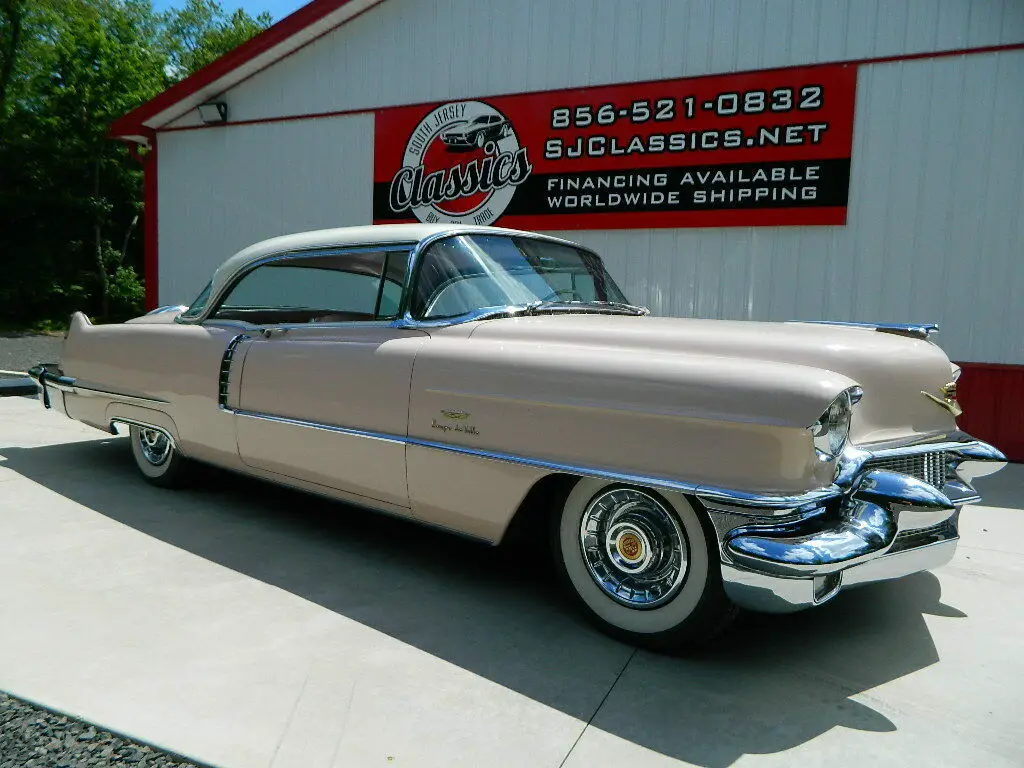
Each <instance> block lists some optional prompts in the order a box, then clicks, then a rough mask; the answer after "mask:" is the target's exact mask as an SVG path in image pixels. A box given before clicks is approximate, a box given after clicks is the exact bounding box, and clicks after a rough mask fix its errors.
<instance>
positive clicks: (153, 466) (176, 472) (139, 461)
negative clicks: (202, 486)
mask: <svg viewBox="0 0 1024 768" xmlns="http://www.w3.org/2000/svg"><path fill="white" fill-rule="evenodd" d="M128 433H129V440H131V444H132V456H134V457H135V464H136V466H137V467H138V468H139V471H140V472H141V473H142V476H143V477H144V478H145V479H146V480H147V481H149V482H150V483H152V484H153V485H157V486H160V487H161V488H177V487H179V486H180V485H181V482H182V480H183V478H184V475H185V470H186V467H187V463H188V460H187V459H186V458H185V457H184V456H182V455H181V454H180V453H178V451H177V450H176V449H175V447H174V444H173V442H172V441H171V440H170V438H169V437H168V436H167V434H166V433H164V432H162V431H161V430H157V429H147V428H145V427H137V426H134V425H131V426H129V428H128Z"/></svg>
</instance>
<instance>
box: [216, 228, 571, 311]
mask: <svg viewBox="0 0 1024 768" xmlns="http://www.w3.org/2000/svg"><path fill="white" fill-rule="evenodd" d="M445 232H452V233H455V232H480V233H491V234H504V235H528V236H530V237H544V238H545V239H549V240H557V241H559V242H563V243H568V241H566V240H559V238H553V237H549V236H547V235H538V234H537V233H535V232H525V231H522V230H518V229H505V228H503V227H470V226H465V225H462V224H373V225H369V226H363V227H339V228H337V229H318V230H313V231H311V232H298V233H296V234H292V235H282V236H281V237H273V238H271V239H269V240H262V241H261V242H258V243H254V244H253V245H250V246H249V247H248V248H244V249H243V250H241V251H239V252H238V253H236V254H235V255H234V256H232V257H231V258H229V259H228V260H227V261H225V262H224V263H223V264H221V265H220V267H218V268H217V271H216V272H214V274H213V284H212V285H211V286H210V290H211V294H210V295H211V297H212V296H216V295H217V294H219V293H220V290H221V288H223V287H224V286H225V285H226V284H227V283H229V282H231V280H232V278H234V276H235V275H237V274H238V273H239V272H241V271H243V270H245V269H246V268H247V267H249V266H250V265H252V264H254V263H256V262H258V261H260V260H261V259H264V258H266V257H268V256H273V255H275V254H279V253H287V252H289V251H307V250H310V249H316V248H332V247H353V246H360V245H369V246H374V245H401V244H404V245H408V244H415V243H418V242H419V241H420V240H423V239H424V238H426V237H430V236H431V235H438V234H443V233H445ZM568 244H570V245H575V243H568Z"/></svg>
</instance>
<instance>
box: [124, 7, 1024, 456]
mask: <svg viewBox="0 0 1024 768" xmlns="http://www.w3.org/2000/svg"><path fill="white" fill-rule="evenodd" d="M202 105H207V106H205V107H204V109H203V110H200V109H199V108H200V106H202ZM211 115H212V118H211ZM204 117H205V121H204ZM1022 130H1024V3H1021V2H1020V0H953V2H939V1H938V0H934V1H929V0H925V1H924V2H914V1H912V0H857V1H856V2H854V0H761V1H760V2H758V1H757V0H750V1H748V0H743V2H740V0H645V2H643V3H640V2H635V0H565V2H558V3H552V2H549V1H548V0H517V2H515V3H508V2H502V3H499V2H494V1H493V0H491V1H485V0H314V1H313V2H312V3H310V4H309V5H306V6H305V7H303V8H301V9H299V10H298V11H296V12H295V13H294V14H292V15H291V16H288V17H287V18H285V19H283V20H282V21H280V22H279V23H278V24H276V25H274V26H273V27H271V28H270V29H268V30H266V31H265V32H263V33H262V34H260V35H258V36H257V37H255V38H254V39H252V40H251V41H249V42H248V43H246V44H245V45H242V46H241V47H239V48H237V49H236V50H234V51H232V52H230V53H229V54H227V55H226V56H224V57H222V58H221V59H219V60H217V61H215V62H213V63H212V64H210V65H209V66H207V67H206V68H204V69H202V70H200V71H199V72H196V73H195V74H194V75H192V76H191V77H189V78H187V79H186V80H183V81H182V82H180V83H178V84H176V85H175V86H173V87H172V88H170V89H168V90H167V91H166V92H164V93H162V94H160V95H159V96H157V97H156V98H154V99H153V100H152V101H150V102H148V103H146V104H143V105H142V106H141V107H139V108H138V109H136V110H134V111H133V112H131V113H130V114H128V115H125V116H124V117H123V118H121V119H120V120H118V121H117V122H116V123H115V124H114V125H113V127H112V130H111V135H112V136H113V137H115V138H118V139H121V140H123V141H127V142H133V143H136V144H140V145H144V146H145V147H147V148H148V152H147V153H146V154H145V169H146V172H145V191H146V264H145V270H146V275H145V276H146V289H147V301H148V303H149V305H150V306H155V305H157V304H158V303H159V304H172V303H188V302H189V301H190V300H191V299H192V298H193V297H194V295H195V294H196V293H197V292H198V291H199V289H200V288H201V287H202V286H203V285H204V284H205V282H206V280H207V279H208V277H209V274H210V272H211V270H212V269H213V268H214V267H215V266H216V265H217V264H219V263H220V262H221V261H222V260H223V259H225V258H226V257H227V256H229V255H230V254H232V253H234V252H235V251H237V250H239V249H241V248H242V247H244V246H246V245H248V244H250V243H252V242H255V241H257V240H261V239H264V238H267V237H271V236H275V235H280V234H285V233H289V232H296V231H302V230H308V229H318V228H325V227H336V226H346V225H355V224H366V223H370V222H374V221H378V222H379V221H402V220H409V221H414V220H417V219H422V220H449V221H467V222H470V221H473V222H481V223H497V224H499V225H502V224H504V225H507V226H517V227H525V228H530V229H535V230H539V231H547V232H553V233H557V234H560V235H563V236H565V237H568V238H570V239H573V240H576V241H578V242H582V243H584V244H586V245H588V246H591V247H593V248H595V249H596V250H597V251H599V252H600V253H602V254H603V255H604V257H605V259H606V261H607V263H608V265H609V268H610V270H611V271H612V273H613V274H614V276H615V277H616V279H617V280H618V281H619V283H620V284H621V286H622V287H623V289H624V290H625V291H626V293H627V295H628V296H629V297H630V298H631V300H633V301H635V302H637V303H643V304H646V305H648V306H650V307H651V309H652V311H653V312H655V313H656V314H666V315H680V316H699V317H718V318H730V319H754V320H792V319H830V320H845V321H885V322H937V323H939V325H940V326H941V332H940V335H939V336H938V341H939V343H940V344H941V345H942V346H943V347H944V348H945V349H946V351H947V352H948V353H949V354H950V356H951V357H952V358H953V359H954V360H957V361H958V362H960V363H961V364H962V366H963V368H964V374H963V377H962V379H961V400H962V402H963V403H964V405H965V409H966V412H965V415H964V416H963V417H962V418H961V425H962V426H963V427H964V428H965V429H967V430H968V431H971V432H973V433H975V434H977V435H978V436H979V437H983V438H985V439H988V440H990V441H992V442H994V443H995V444H996V445H997V446H999V447H1000V448H1002V449H1003V450H1004V451H1006V452H1007V453H1008V454H1009V455H1011V456H1012V457H1014V458H1016V459H1018V460H1024V308H1022V307H1024V303H1022V301H1021V297H1022V296H1024V141H1022V135H1024V133H1022Z"/></svg>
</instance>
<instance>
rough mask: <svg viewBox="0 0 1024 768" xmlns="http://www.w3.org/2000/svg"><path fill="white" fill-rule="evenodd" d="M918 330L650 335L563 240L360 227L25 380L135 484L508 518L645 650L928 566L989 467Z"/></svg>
mask: <svg viewBox="0 0 1024 768" xmlns="http://www.w3.org/2000/svg"><path fill="white" fill-rule="evenodd" d="M933 330H934V328H933V327H932V326H927V325H921V326H914V325H864V324H854V323H831V324H812V323H805V322H796V323H765V322H730V321H718V320H694V319H678V318H660V317H651V316H649V314H648V312H647V310H646V309H644V308H642V307H638V306H634V305H632V304H630V303H629V302H628V301H627V299H626V297H625V296H624V295H623V293H622V291H620V290H619V288H618V287H617V286H616V284H615V282H614V280H613V279H612V278H611V276H610V275H609V273H608V272H607V271H606V269H605V267H604V265H603V263H602V261H601V259H600V257H598V255H597V254H595V253H593V252H592V251H590V250H588V249H586V248H583V247H581V246H579V245H575V244H573V243H570V242H567V241H565V240H560V239H556V238H553V237H546V236H542V235H537V234H533V233H529V232H518V231H513V230H507V229H498V228H489V227H463V226H452V225H444V224H437V225H389V226H372V227H355V228H348V229H334V230H325V231H319V232H307V233H302V234H296V235H290V236H287V237H280V238H276V239H273V240H267V241H265V242H262V243H258V244H256V245H253V246H251V247H249V248H246V249H245V250H243V251H242V252H240V253H238V254H236V255H235V256H233V257H231V258H229V259H228V260H227V261H226V262H224V264H223V265H221V267H220V268H219V269H217V271H216V272H215V273H214V275H213V279H212V281H211V282H210V284H209V285H208V286H207V287H206V288H205V289H203V291H202V292H201V293H200V294H199V296H198V298H196V300H195V301H194V302H193V303H192V304H191V306H189V307H183V306H182V307H164V308H161V309H159V310H156V311H154V312H152V313H150V314H148V315H145V316H143V317H139V318H135V319H133V320H129V321H128V322H126V323H123V324H116V325H98V326H94V325H92V324H90V322H89V320H88V319H87V318H86V317H85V316H84V315H82V314H81V313H76V314H75V315H74V316H73V317H72V320H71V327H70V330H69V331H68V333H67V336H66V340H65V342H64V347H63V353H62V355H61V359H60V362H59V363H51V364H45V365H41V366H37V367H36V368H34V369H33V371H32V376H33V377H34V378H35V379H36V381H37V382H38V384H39V389H40V397H41V399H42V402H43V404H44V405H46V407H49V408H54V409H56V410H59V411H61V412H62V413H65V414H67V415H68V416H70V417H71V418H73V419H78V420H79V421H82V422H84V423H86V424H90V425H92V426H94V427H96V428H98V429H101V430H104V431H108V432H114V431H115V427H116V425H123V426H126V427H128V430H129V433H130V441H131V447H132V451H133V452H134V456H135V460H136V462H137V464H138V467H139V470H140V471H141V473H142V475H143V476H144V477H145V478H146V479H147V480H149V481H150V482H152V483H155V484H157V485H161V486H168V487H169V486H173V485H176V484H180V483H182V482H184V481H185V479H186V477H187V472H186V470H187V469H188V468H189V465H190V464H191V463H192V462H207V463H210V464H215V465H218V466H221V467H226V468H228V469H230V470H235V471H238V472H244V473H247V474H250V475H252V476H254V477H258V478H261V479H263V480H269V481H271V482H275V483H281V484H285V485H289V486H294V487H296V488H300V489H303V490H306V491H309V492H312V493H318V494H323V495H326V496H330V497H333V498H336V499H340V500H343V501H346V502H351V503H354V504H358V505H361V506H364V507H370V508H373V509H377V510H381V511H384V512H389V513H392V514H397V515H401V516H403V517H406V518H408V519H409V520H411V521H416V522H420V523H425V524H428V525H434V526H440V527H442V528H446V529H449V530H452V531H456V532H459V533H462V534H466V535H469V536H473V537H476V538H479V539H481V540H483V541H485V542H488V543H490V544H497V543H499V542H501V541H502V540H503V537H505V535H506V532H507V531H508V530H509V526H510V524H511V523H512V522H513V520H514V519H516V518H517V516H524V517H523V518H522V520H523V521H525V522H526V523H527V524H528V525H529V526H531V527H534V528H536V530H535V531H534V535H533V536H532V540H533V541H534V542H535V541H536V540H537V539H538V538H544V539H548V538H549V539H550V542H551V552H552V555H553V557H554V559H555V561H556V562H557V564H558V570H559V572H560V573H561V574H562V575H563V576H564V581H565V584H566V585H567V587H568V589H569V591H570V593H571V594H572V595H574V596H575V597H576V598H577V599H578V602H579V604H580V606H581V607H582V609H583V610H584V611H585V612H586V613H587V614H588V615H589V616H590V617H591V618H592V619H594V620H595V621H596V622H597V623H598V624H599V625H600V626H601V627H602V628H604V629H605V630H606V631H608V632H611V633H612V634H615V635H617V636H619V637H622V638H625V639H627V640H628V641H630V642H633V643H637V644H640V645H644V646H648V647H653V648H658V649H672V648H678V647H680V646H682V645H684V644H687V643H689V642H692V641H695V640H700V639H705V638H708V637H710V636H712V635H714V634H715V633H717V632H719V631H720V630H721V629H722V628H723V627H724V626H725V625H726V624H727V623H728V620H729V619H730V618H731V617H732V616H733V615H734V613H735V611H736V608H737V606H742V607H746V608H749V609H753V610H759V611H794V610H798V609H802V608H808V607H811V606H816V605H820V604H822V603H825V602H827V601H829V600H831V599H832V598H834V597H835V596H836V595H837V594H838V593H839V592H840V591H841V590H843V589H845V588H847V587H852V586H855V585H858V584H864V583H866V582H874V581H879V580H883V579H891V578H895V577H899V576H904V575H907V574H911V573H914V572H917V571H921V570H924V569H929V568H935V567H937V566H940V565H942V564H944V563H946V562H947V561H948V560H949V559H950V558H951V557H952V556H953V552H954V549H955V547H956V543H957V537H958V533H957V517H958V515H959V514H960V510H961V508H962V506H963V505H964V504H969V503H971V502H975V501H978V498H979V497H978V494H977V493H976V491H975V489H974V488H973V487H972V486H971V481H972V479H973V478H974V477H977V476H980V475H984V474H988V473H991V472H993V471H995V470H996V469H998V468H999V467H1001V466H1002V463H1001V462H1003V461H1004V457H1003V456H1002V454H1001V453H1000V452H999V451H998V450H996V449H995V448H993V447H992V446H990V445H987V444H985V443H983V442H980V441H978V440H975V439H973V438H972V437H970V436H969V435H967V434H964V433H963V432H961V431H959V430H958V429H957V425H956V416H957V415H958V413H959V406H958V405H957V402H956V380H957V375H958V373H959V371H958V369H957V368H956V366H955V365H952V364H951V363H950V361H949V359H948V358H947V357H946V355H945V354H944V353H943V352H942V350H941V349H939V347H937V346H936V345H935V344H934V343H933V342H932V341H931V340H930V338H929V335H930V333H931V332H932V331H933ZM338 514H345V509H344V508H343V507H339V508H338ZM529 556H530V557H536V553H535V551H531V552H530V553H529Z"/></svg>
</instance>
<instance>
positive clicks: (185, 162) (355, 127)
mask: <svg viewBox="0 0 1024 768" xmlns="http://www.w3.org/2000/svg"><path fill="white" fill-rule="evenodd" d="M157 157H158V162H159V167H158V171H157V180H158V183H159V191H158V197H159V207H160V216H159V229H160V233H159V234H160V239H159V243H160V262H159V265H160V302H161V303H162V304H172V303H174V304H176V303H179V302H181V303H188V302H190V301H191V300H192V299H193V298H195V296H196V294H197V293H198V292H199V289H201V288H202V287H203V285H205V284H206V281H207V280H209V278H210V275H211V274H212V273H213V270H214V268H216V267H217V266H218V265H219V264H220V263H221V262H222V261H224V259H226V258H227V257H228V256H230V255H231V254H233V253H235V252H236V251H239V250H241V249H242V248H244V247H245V246H247V245H250V244H251V243H254V242H257V241H259V240H263V239H265V238H268V237H273V236H275V235H281V234H286V233H289V232H301V231H304V230H310V229H323V228H326V227H342V226H349V225H353V224H366V223H368V222H369V221H370V218H371V203H372V201H371V195H370V189H371V186H372V184H371V179H372V172H373V116H372V115H354V116H349V117H332V118H324V119H319V120H304V121H298V122H288V123H265V124H260V125H248V126H238V127H234V128H229V129H224V130H217V131H181V132H175V133H165V134H161V135H160V137H159V139H158V155H157Z"/></svg>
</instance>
